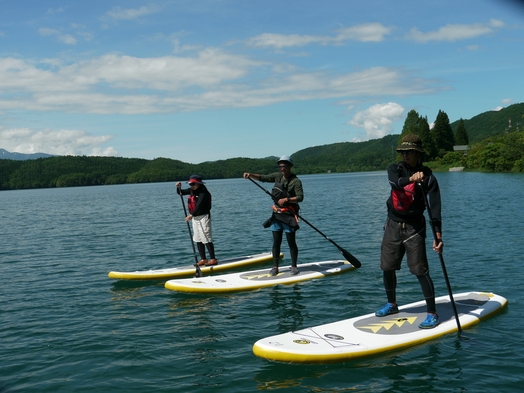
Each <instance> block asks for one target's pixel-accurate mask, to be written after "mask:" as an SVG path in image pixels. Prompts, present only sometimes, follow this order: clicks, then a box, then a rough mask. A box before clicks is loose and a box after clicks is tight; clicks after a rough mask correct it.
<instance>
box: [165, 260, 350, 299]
mask: <svg viewBox="0 0 524 393" xmlns="http://www.w3.org/2000/svg"><path fill="white" fill-rule="evenodd" d="M298 269H299V271H300V272H299V273H298V274H296V275H291V273H290V267H289V266H282V267H280V268H279V273H278V275H276V276H270V275H269V271H270V270H271V269H263V270H253V271H248V272H242V273H230V274H224V275H221V276H216V277H200V278H191V279H189V278H188V279H180V280H169V281H167V282H166V283H165V287H166V288H167V289H170V290H172V291H179V292H200V293H218V292H235V291H246V290H253V289H259V288H263V287H269V286H273V285H277V284H292V283H296V282H300V281H306V280H311V279H314V278H322V277H326V276H330V275H334V274H340V273H344V272H347V271H350V270H353V269H355V267H354V266H353V265H351V264H350V263H349V262H348V261H342V260H337V261H322V262H314V263H304V264H300V265H298Z"/></svg>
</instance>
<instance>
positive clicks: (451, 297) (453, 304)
mask: <svg viewBox="0 0 524 393" xmlns="http://www.w3.org/2000/svg"><path fill="white" fill-rule="evenodd" d="M418 185H419V186H420V189H421V190H422V196H423V197H424V203H425V204H426V211H427V212H428V216H429V224H430V226H431V231H432V232H433V238H434V239H435V244H437V245H438V244H439V243H440V240H439V239H438V238H437V231H436V230H435V226H434V225H433V217H432V216H431V209H430V208H429V202H428V196H427V194H426V190H424V186H423V185H422V184H421V183H418ZM438 256H439V259H440V266H442V272H443V273H444V279H445V280H446V286H447V287H448V293H449V299H450V300H451V305H452V306H453V312H454V313H455V320H456V321H457V328H458V332H459V334H460V333H461V332H462V327H461V326H460V320H459V316H458V312H457V306H456V304H455V300H454V299H453V292H452V291H451V285H450V283H449V278H448V273H447V271H446V265H445V264H444V257H443V256H442V254H441V253H439V254H438Z"/></svg>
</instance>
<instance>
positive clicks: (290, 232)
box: [244, 156, 304, 276]
mask: <svg viewBox="0 0 524 393" xmlns="http://www.w3.org/2000/svg"><path fill="white" fill-rule="evenodd" d="M277 163H278V166H279V168H280V172H277V173H273V174H270V175H258V174H255V173H248V172H246V173H244V178H245V179H248V178H252V179H255V180H258V181H261V182H275V185H274V186H273V190H272V192H271V195H272V196H273V201H274V205H273V214H272V215H271V218H270V219H269V220H268V221H267V222H266V223H265V224H264V227H265V228H267V227H269V228H270V229H271V231H272V233H273V248H272V253H273V268H272V269H271V271H270V273H269V274H270V275H272V276H276V275H277V274H278V263H279V261H280V247H281V245H282V237H283V233H284V232H285V233H286V239H287V243H288V245H289V253H290V256H291V274H293V275H294V274H298V273H299V271H298V267H297V260H298V246H297V242H296V237H295V234H296V231H297V230H298V229H299V226H298V216H297V214H298V210H299V208H300V207H299V205H298V202H302V201H303V200H304V191H303V190H302V182H301V181H300V179H299V178H298V177H297V176H296V175H295V174H294V173H292V172H291V167H292V166H293V160H292V159H291V158H290V157H289V156H282V157H280V159H279V160H278V161H277Z"/></svg>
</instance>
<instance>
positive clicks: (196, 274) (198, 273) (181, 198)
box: [178, 187, 203, 277]
mask: <svg viewBox="0 0 524 393" xmlns="http://www.w3.org/2000/svg"><path fill="white" fill-rule="evenodd" d="M178 188H179V191H180V192H179V194H180V200H181V201H182V206H183V207H184V219H185V218H186V217H187V210H186V204H185V202H184V197H183V196H182V190H181V187H178ZM186 224H187V230H188V232H189V239H190V240H191V246H193V256H194V257H195V265H194V266H195V268H196V273H195V277H202V276H203V274H202V270H200V266H198V257H197V253H196V249H195V243H194V242H193V236H192V235H191V227H190V226H189V221H186Z"/></svg>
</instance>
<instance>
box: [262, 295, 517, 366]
mask: <svg viewBox="0 0 524 393" xmlns="http://www.w3.org/2000/svg"><path fill="white" fill-rule="evenodd" d="M453 298H454V300H455V304H456V307H457V313H458V315H459V321H460V325H461V327H462V329H466V328H468V327H471V326H473V325H475V324H476V323H478V322H480V321H481V320H483V319H485V318H487V317H489V316H491V315H493V314H495V313H496V312H498V311H500V310H501V309H503V308H504V307H505V306H506V304H507V300H506V299H505V298H503V297H502V296H498V295H495V294H492V293H485V292H466V293H460V294H455V295H453ZM436 300H437V313H438V314H439V317H440V324H439V325H438V326H437V327H435V328H433V329H420V328H419V327H418V325H419V324H420V323H421V322H422V321H423V320H424V319H425V318H426V315H427V314H426V302H425V301H420V302H416V303H411V304H407V305H405V306H402V307H399V313H398V314H392V315H388V316H385V317H380V318H379V317H376V316H375V313H372V314H367V315H363V316H360V317H355V318H350V319H346V320H343V321H338V322H333V323H328V324H325V325H320V326H315V327H311V328H306V329H301V330H297V331H295V332H288V333H284V334H279V335H276V336H271V337H267V338H263V339H261V340H258V341H257V342H256V343H255V344H254V346H253V353H254V354H255V355H256V356H259V357H261V358H265V359H268V360H273V361H280V362H286V363H334V362H344V361H349V360H353V359H357V358H361V357H364V356H370V355H377V354H381V353H383V352H386V351H392V350H397V349H400V348H405V347H409V346H413V345H416V344H420V343H423V342H426V341H429V340H432V339H434V338H437V337H440V336H443V335H445V334H449V333H453V332H457V331H458V327H457V322H456V319H455V313H454V312H453V305H452V303H451V302H450V300H449V296H442V297H439V298H437V299H436ZM377 306H380V305H377ZM377 308H378V307H377Z"/></svg>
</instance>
